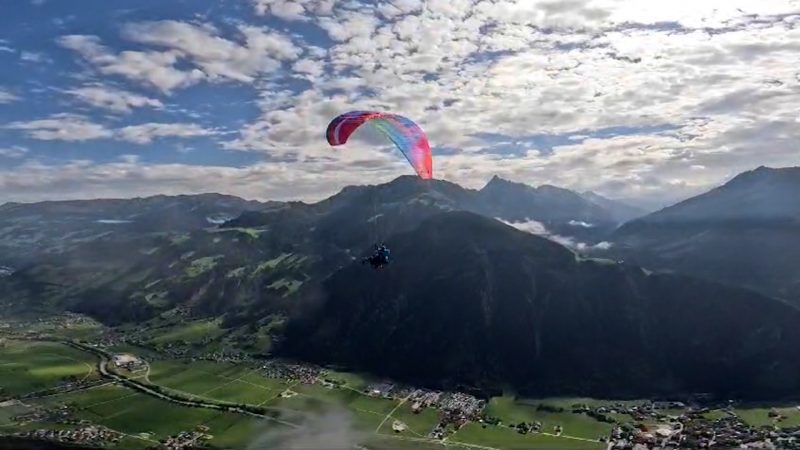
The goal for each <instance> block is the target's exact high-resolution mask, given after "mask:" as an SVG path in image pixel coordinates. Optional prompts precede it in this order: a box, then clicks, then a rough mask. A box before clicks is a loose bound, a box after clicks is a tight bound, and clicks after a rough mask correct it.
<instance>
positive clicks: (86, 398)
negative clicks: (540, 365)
mask: <svg viewBox="0 0 800 450" xmlns="http://www.w3.org/2000/svg"><path fill="white" fill-rule="evenodd" d="M61 334H64V336H59V332H50V333H47V334H46V335H44V334H41V333H39V332H36V333H31V331H30V328H29V327H26V330H25V332H24V333H20V330H19V329H15V328H14V327H0V386H2V388H0V435H16V436H24V437H28V438H32V439H33V438H35V439H38V440H52V441H59V442H74V443H80V444H84V445H87V446H92V447H104V448H116V449H144V448H150V447H155V446H159V445H163V444H166V445H167V446H168V448H175V449H178V448H190V447H196V446H206V447H209V448H231V449H246V448H271V447H277V446H289V444H293V445H295V446H303V448H359V447H360V448H367V449H404V448H408V449H423V450H427V449H474V450H512V449H536V448H548V449H605V448H610V447H611V446H612V445H616V444H619V445H621V446H627V447H630V446H632V445H633V443H634V442H639V443H641V444H643V445H649V446H651V447H652V446H654V445H664V444H666V443H668V442H675V443H676V444H677V443H678V442H680V443H681V445H685V446H690V447H692V446H697V447H699V446H701V445H709V444H712V445H713V444H715V443H716V444H717V445H720V446H726V445H725V444H733V443H735V441H736V440H739V441H742V442H766V441H771V442H773V443H775V442H781V443H782V444H784V448H785V447H790V446H792V445H797V443H796V441H795V440H794V438H795V437H800V408H798V407H794V406H786V405H784V406H782V407H759V408H733V407H729V408H725V409H708V408H705V409H702V408H697V407H688V406H686V405H683V404H681V403H677V402H673V403H669V404H654V403H653V402H649V401H628V402H617V401H608V400H594V399H566V398H555V399H538V400H532V399H519V398H514V397H512V396H504V397H496V398H492V399H490V400H488V401H483V400H479V399H476V398H474V397H471V396H469V395H466V394H460V393H441V392H435V391H428V390H424V389H416V388H412V387H406V386H400V385H396V384H394V383H392V382H388V381H385V380H374V379H370V377H368V376H363V375H358V374H353V373H345V372H337V371H334V370H330V369H322V368H318V367H312V366H305V365H301V364H290V363H285V362H276V361H261V362H258V363H254V362H253V361H247V362H236V363H235V362H225V361H214V360H201V359H197V358H183V359H181V358H174V357H167V356H165V355H164V354H160V353H155V352H152V351H149V350H148V349H144V348H137V347H134V346H130V345H109V343H108V342H105V343H103V342H100V341H96V342H93V341H92V340H91V339H90V338H88V337H87V336H82V337H80V339H75V336H74V335H72V334H70V333H63V332H62V333H61ZM162 448H163V447H162Z"/></svg>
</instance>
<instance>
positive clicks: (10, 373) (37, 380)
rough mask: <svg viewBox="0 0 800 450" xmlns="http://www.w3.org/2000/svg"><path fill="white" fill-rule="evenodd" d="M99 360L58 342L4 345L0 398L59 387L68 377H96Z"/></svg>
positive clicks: (0, 359) (0, 357) (0, 353)
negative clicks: (95, 367)
mask: <svg viewBox="0 0 800 450" xmlns="http://www.w3.org/2000/svg"><path fill="white" fill-rule="evenodd" d="M95 364H96V359H95V358H94V357H93V356H91V355H87V354H86V353H84V352H81V351H79V350H76V349H74V348H72V347H69V346H67V345H64V344H59V343H55V342H27V341H14V340H6V341H3V344H2V345H0V388H2V391H0V398H3V397H10V396H14V395H19V394H24V393H28V392H34V391H41V390H44V389H49V388H52V387H55V386H57V385H58V384H59V383H60V382H62V380H64V379H66V378H67V377H77V378H78V379H81V378H84V377H89V376H93V375H94V374H95V373H96V372H95V369H94V366H95Z"/></svg>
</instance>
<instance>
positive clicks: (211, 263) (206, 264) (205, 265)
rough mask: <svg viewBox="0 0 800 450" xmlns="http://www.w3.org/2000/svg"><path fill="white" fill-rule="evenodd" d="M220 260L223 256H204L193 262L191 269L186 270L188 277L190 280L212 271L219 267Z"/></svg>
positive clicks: (190, 265)
mask: <svg viewBox="0 0 800 450" xmlns="http://www.w3.org/2000/svg"><path fill="white" fill-rule="evenodd" d="M220 258H223V256H222V255H216V256H204V257H202V258H198V259H195V260H194V261H192V262H191V264H189V267H187V268H186V276H187V277H189V278H194V277H196V276H198V275H202V274H204V273H206V272H208V271H210V270H211V269H213V268H214V267H215V266H216V265H217V260H219V259H220Z"/></svg>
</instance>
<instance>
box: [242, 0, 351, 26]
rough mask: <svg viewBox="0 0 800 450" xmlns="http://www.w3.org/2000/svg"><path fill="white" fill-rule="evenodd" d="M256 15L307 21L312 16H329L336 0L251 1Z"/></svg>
mask: <svg viewBox="0 0 800 450" xmlns="http://www.w3.org/2000/svg"><path fill="white" fill-rule="evenodd" d="M251 1H252V3H253V7H254V8H255V10H256V13H257V14H259V15H262V16H265V15H272V16H275V17H278V18H281V19H283V20H288V21H307V20H310V18H309V15H311V16H320V15H329V14H331V12H332V10H333V6H334V4H335V3H336V1H335V0H251Z"/></svg>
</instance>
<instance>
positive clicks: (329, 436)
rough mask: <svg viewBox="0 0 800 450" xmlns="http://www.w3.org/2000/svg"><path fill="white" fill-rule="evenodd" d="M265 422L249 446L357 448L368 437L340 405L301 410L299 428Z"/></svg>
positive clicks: (258, 449)
mask: <svg viewBox="0 0 800 450" xmlns="http://www.w3.org/2000/svg"><path fill="white" fill-rule="evenodd" d="M267 426H268V427H269V429H268V430H266V431H264V432H263V433H261V434H260V435H259V436H258V437H257V438H256V439H255V440H253V442H251V443H250V445H249V446H248V447H247V448H248V450H262V449H281V450H284V449H286V450H293V449H303V450H317V449H320V450H322V449H331V450H334V449H335V450H339V449H355V448H360V446H359V443H361V442H364V440H365V439H366V438H367V437H368V435H367V434H366V433H364V432H361V431H358V430H357V429H356V428H355V426H354V425H353V417H352V415H351V413H350V412H349V411H347V410H346V409H344V408H341V407H332V408H330V409H326V410H324V411H321V412H319V413H308V414H304V415H303V416H302V418H301V419H300V421H299V427H298V428H292V429H287V428H281V429H275V427H274V426H273V425H267Z"/></svg>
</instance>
